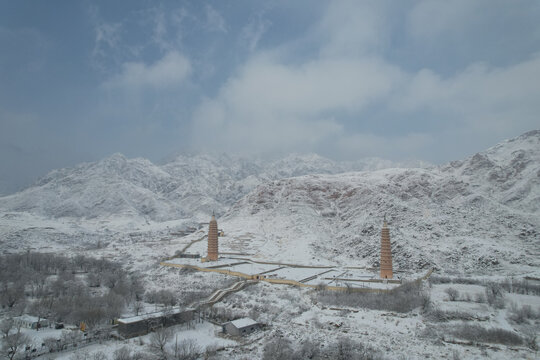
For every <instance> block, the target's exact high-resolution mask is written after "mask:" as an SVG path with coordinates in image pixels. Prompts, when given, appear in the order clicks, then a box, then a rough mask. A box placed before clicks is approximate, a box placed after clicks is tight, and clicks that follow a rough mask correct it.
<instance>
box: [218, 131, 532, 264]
mask: <svg viewBox="0 0 540 360" xmlns="http://www.w3.org/2000/svg"><path fill="white" fill-rule="evenodd" d="M539 200H540V131H532V132H529V133H526V134H524V135H522V136H520V137H517V138H515V139H512V140H508V141H505V142H502V143H501V144H499V145H497V146H495V147H493V148H490V149H488V150H486V151H484V152H482V153H479V154H476V155H474V156H472V157H470V158H468V159H466V160H464V161H460V162H453V163H450V164H447V165H444V166H441V167H438V168H431V169H420V168H416V169H386V170H379V171H366V172H356V173H347V174H339V175H307V176H302V177H296V178H289V179H283V180H276V181H272V182H269V183H266V184H263V185H260V186H259V187H257V189H255V190H254V191H253V192H251V193H250V194H248V195H247V196H246V197H244V198H243V199H242V200H241V201H239V202H238V203H236V204H235V205H234V206H233V207H232V209H231V210H230V211H229V212H228V214H227V215H226V216H225V218H224V219H223V221H224V223H225V225H223V226H224V227H225V228H228V229H231V230H232V231H236V232H237V233H238V234H240V233H242V232H243V231H249V232H250V233H251V234H254V235H253V237H254V239H255V240H257V239H259V242H257V241H253V242H252V243H253V246H252V249H251V250H252V251H256V250H257V248H258V247H263V248H264V253H265V256H266V257H269V258H281V259H283V260H288V261H291V260H293V259H298V257H299V256H301V257H303V259H304V260H305V261H307V260H310V259H327V260H340V259H341V260H342V261H343V262H345V263H350V262H351V261H353V262H356V263H357V264H358V265H359V266H371V265H374V266H377V264H378V258H379V245H380V244H379V241H380V228H381V225H382V218H383V216H384V215H385V214H386V215H387V217H388V219H389V222H390V226H391V235H392V240H393V251H394V254H395V257H394V259H395V265H396V266H397V268H402V269H411V268H424V267H428V266H433V265H434V266H437V267H442V268H445V269H446V270H454V271H459V272H463V271H469V270H473V269H474V270H475V271H478V270H482V269H484V270H486V271H493V270H495V269H497V268H505V269H509V268H512V267H514V266H515V268H516V269H517V268H519V269H520V271H526V269H527V268H528V269H535V268H537V267H538V266H539V265H540V262H539V260H538V259H539V257H538V255H539V253H538V251H539V249H540V216H539V215H540V214H539V204H540V201H539ZM231 230H230V231H231ZM269 237H272V241H271V242H270V243H269V242H268V241H265V240H264V239H268V238H269ZM269 244H270V245H269ZM298 249H302V251H301V254H300V253H299V252H298Z"/></svg>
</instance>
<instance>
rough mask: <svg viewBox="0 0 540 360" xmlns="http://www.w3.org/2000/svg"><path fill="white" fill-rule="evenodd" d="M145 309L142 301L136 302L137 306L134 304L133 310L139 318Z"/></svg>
mask: <svg viewBox="0 0 540 360" xmlns="http://www.w3.org/2000/svg"><path fill="white" fill-rule="evenodd" d="M142 309H143V304H142V302H141V301H139V300H137V301H135V304H133V310H135V315H136V316H139V313H140V312H141V310H142Z"/></svg>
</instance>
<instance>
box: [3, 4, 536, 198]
mask: <svg viewBox="0 0 540 360" xmlns="http://www.w3.org/2000/svg"><path fill="white" fill-rule="evenodd" d="M538 19H540V1H537V0H530V1H527V0H517V1H497V0H485V1H482V0H475V1H470V0H464V1H446V0H441V1H436V0H429V1H369V2H368V1H366V2H362V1H311V0H310V1H297V0H295V1H290V0H286V1H253V0H245V1H209V2H205V1H184V2H182V1H164V2H158V1H150V0H148V1H134V0H129V1H127V0H126V1H73V0H65V1H53V2H50V1H24V0H20V1H11V0H0V193H4V194H5V193H8V192H12V191H15V190H17V189H19V188H20V187H22V186H26V185H28V184H29V183H31V182H33V181H34V180H35V179H36V177H38V176H41V175H44V174H45V173H46V172H47V171H49V170H51V169H54V168H58V167H66V166H72V165H74V164H76V163H79V162H82V161H93V160H98V159H100V158H103V157H105V156H107V155H110V154H112V153H115V152H121V153H123V154H125V155H126V156H128V157H135V156H142V157H146V158H149V159H151V160H153V161H158V160H160V159H162V158H164V157H166V156H168V155H170V154H171V153H176V152H182V151H219V152H228V153H239V154H249V155H252V154H260V155H264V156H278V155H283V154H286V153H289V152H316V153H318V154H320V155H323V156H327V157H330V158H333V159H337V160H339V159H355V158H362V157H366V156H378V157H382V158H388V159H393V160H405V159H421V160H426V161H429V162H433V163H443V162H446V161H449V160H455V159H461V158H463V157H465V156H468V155H470V154H472V153H474V152H477V151H480V150H483V149H485V148H487V147H489V146H491V145H494V144H495V143H497V142H499V141H500V140H502V139H505V138H510V137H513V136H516V135H519V134H521V133H523V132H525V131H528V130H532V129H538V128H540V116H539V115H540V21H539V20H538Z"/></svg>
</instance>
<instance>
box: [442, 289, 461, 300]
mask: <svg viewBox="0 0 540 360" xmlns="http://www.w3.org/2000/svg"><path fill="white" fill-rule="evenodd" d="M444 292H445V293H446V294H447V295H448V298H449V299H450V301H456V300H457V299H458V298H459V291H457V290H456V289H454V288H448V289H446V290H445V291H444Z"/></svg>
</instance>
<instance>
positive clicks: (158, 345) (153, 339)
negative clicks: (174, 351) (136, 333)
mask: <svg viewBox="0 0 540 360" xmlns="http://www.w3.org/2000/svg"><path fill="white" fill-rule="evenodd" d="M171 337H172V331H171V329H169V328H163V327H161V328H158V329H156V331H154V332H153V333H152V335H150V346H151V347H152V348H154V349H156V350H159V351H160V352H161V353H164V352H165V345H167V342H168V341H169V340H170V339H171Z"/></svg>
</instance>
